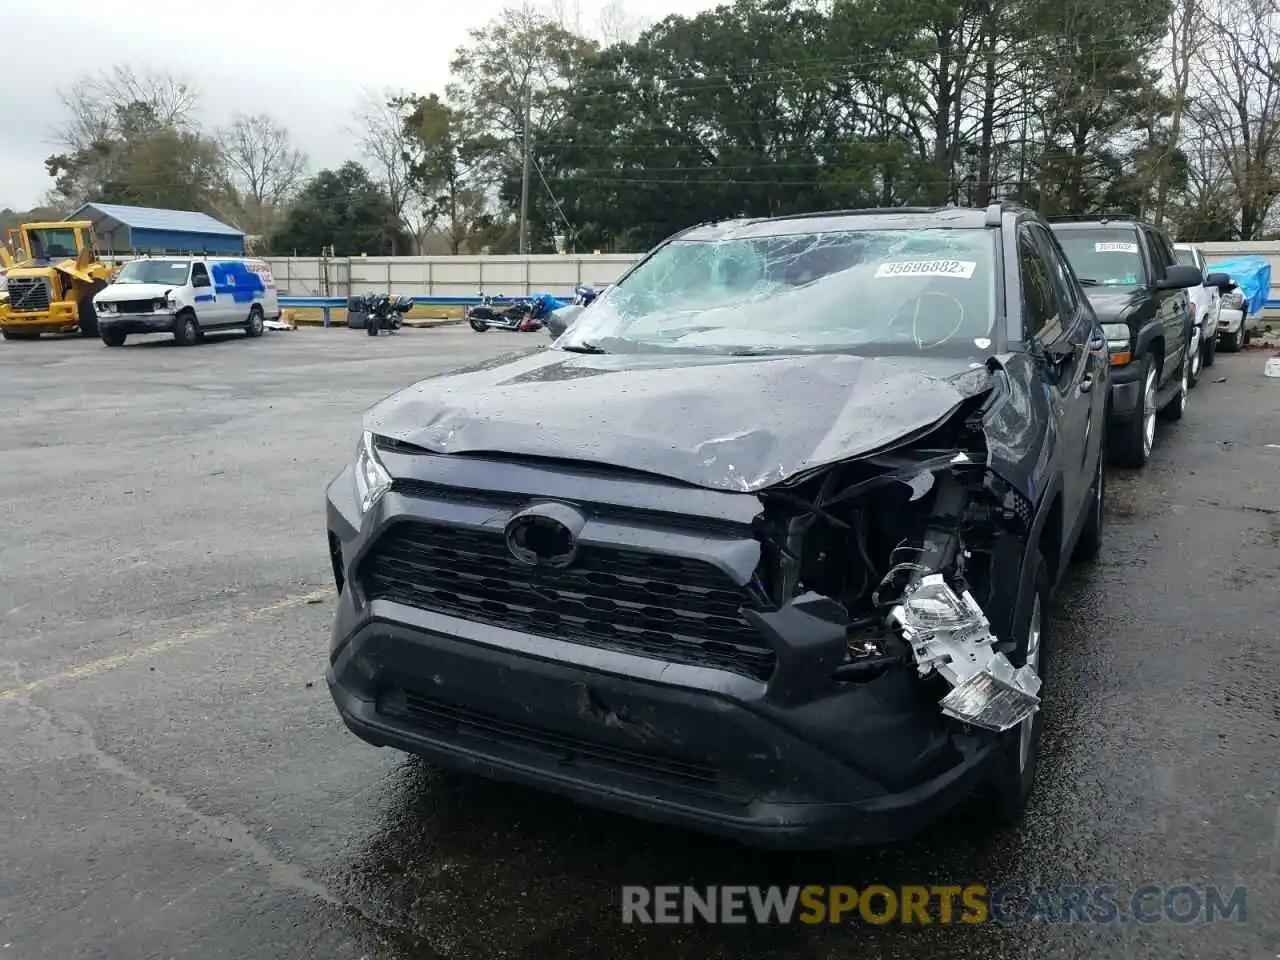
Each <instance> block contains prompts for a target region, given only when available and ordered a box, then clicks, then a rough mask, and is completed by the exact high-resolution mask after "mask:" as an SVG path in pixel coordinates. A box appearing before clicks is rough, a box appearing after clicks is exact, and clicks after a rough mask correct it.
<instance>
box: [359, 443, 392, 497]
mask: <svg viewBox="0 0 1280 960" xmlns="http://www.w3.org/2000/svg"><path fill="white" fill-rule="evenodd" d="M353 469H354V470H355V474H356V496H357V497H358V498H359V499H360V513H361V514H366V513H368V512H369V511H370V510H372V509H373V506H374V504H376V503H377V502H378V501H379V500H381V499H382V495H383V494H384V493H386V492H387V491H388V490H390V489H391V474H389V473H387V468H386V467H384V466H383V465H382V461H380V460H379V459H378V452H377V450H376V449H374V446H373V434H372V433H369V432H368V431H365V434H364V436H363V437H361V438H360V445H359V446H358V447H356V462H355V464H354V468H353Z"/></svg>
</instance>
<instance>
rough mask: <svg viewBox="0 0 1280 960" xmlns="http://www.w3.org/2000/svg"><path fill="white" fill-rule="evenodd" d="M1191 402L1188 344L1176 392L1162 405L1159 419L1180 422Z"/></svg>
mask: <svg viewBox="0 0 1280 960" xmlns="http://www.w3.org/2000/svg"><path fill="white" fill-rule="evenodd" d="M1190 400H1191V344H1190V343H1189V342H1188V344H1187V349H1186V350H1185V351H1184V353H1183V356H1182V375H1181V382H1180V383H1179V384H1178V392H1177V393H1175V394H1174V395H1173V399H1172V400H1170V401H1169V402H1168V403H1166V404H1165V405H1164V407H1163V408H1162V409H1161V410H1160V419H1162V420H1170V421H1177V420H1181V419H1182V418H1183V416H1184V415H1185V414H1186V412H1187V404H1188V403H1189V402H1190Z"/></svg>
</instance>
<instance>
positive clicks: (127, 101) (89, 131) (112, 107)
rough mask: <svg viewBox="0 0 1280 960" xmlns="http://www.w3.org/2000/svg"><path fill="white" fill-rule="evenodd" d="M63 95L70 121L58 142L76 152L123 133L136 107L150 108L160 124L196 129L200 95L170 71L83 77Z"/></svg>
mask: <svg viewBox="0 0 1280 960" xmlns="http://www.w3.org/2000/svg"><path fill="white" fill-rule="evenodd" d="M59 96H60V97H61V99H62V105H63V107H64V108H65V109H66V111H67V114H68V119H67V120H66V122H65V123H63V125H62V126H61V127H59V128H58V129H57V131H56V133H55V135H56V142H57V143H58V144H59V145H60V146H62V147H64V148H65V149H67V150H69V151H73V152H74V151H78V150H85V149H88V148H91V147H93V146H94V145H95V144H100V143H103V142H105V141H107V140H110V139H111V138H113V137H115V136H117V135H119V134H120V132H121V131H120V126H121V123H122V122H123V121H124V120H125V114H126V112H127V111H128V109H129V108H131V107H132V108H137V107H142V108H143V109H145V111H146V112H147V114H148V115H149V117H150V119H151V120H152V122H154V124H155V125H157V126H160V127H167V128H173V129H178V130H182V131H184V132H193V131H194V130H195V129H196V120H195V112H196V108H197V107H198V105H199V95H198V94H197V93H196V91H195V89H194V88H193V87H191V86H190V85H189V84H188V83H187V82H186V81H185V80H183V79H181V78H180V77H176V76H173V75H172V74H168V73H160V72H154V71H151V72H143V73H138V72H137V71H135V70H134V69H133V68H132V67H122V66H117V67H112V68H111V69H110V70H106V71H103V72H102V73H99V74H94V75H91V76H87V77H83V78H81V79H80V80H78V81H76V82H75V83H74V84H72V86H71V87H70V88H69V89H68V90H65V91H61V92H60V94H59Z"/></svg>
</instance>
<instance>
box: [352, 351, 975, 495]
mask: <svg viewBox="0 0 1280 960" xmlns="http://www.w3.org/2000/svg"><path fill="white" fill-rule="evenodd" d="M970 367H971V361H966V360H937V359H933V360H929V361H922V360H918V359H916V358H902V359H872V358H865V357H854V356H843V355H841V356H836V355H808V356H788V357H749V358H748V357H736V358H730V357H708V356H703V355H689V354H674V355H673V354H644V355H635V354H631V355H627V354H622V355H619V354H610V355H601V356H591V355H582V354H572V353H566V352H563V351H560V350H544V351H541V352H539V353H536V354H533V355H531V356H528V357H524V358H521V359H519V360H516V361H514V362H507V363H501V364H497V365H490V366H487V367H483V368H479V369H476V370H472V371H470V372H463V373H458V374H454V375H450V376H445V377H440V378H436V379H430V380H424V381H422V382H420V383H417V384H415V385H414V386H412V387H409V388H408V389H406V390H403V391H401V392H400V393H397V394H394V395H392V396H391V397H388V398H387V399H386V400H383V401H382V402H381V403H379V404H378V405H377V406H375V407H374V408H373V409H372V410H370V411H369V413H368V414H366V417H365V429H367V430H371V431H373V432H374V433H377V434H380V435H382V436H386V437H391V438H393V439H396V440H400V441H404V442H406V443H411V444H414V445H415V446H419V447H422V448H424V449H426V450H430V451H432V452H436V453H444V454H467V453H470V454H508V455H517V456H526V457H546V458H552V459H559V460H572V461H583V462H586V463H593V464H607V465H609V466H612V467H619V468H623V469H631V470H637V471H642V472H644V473H649V474H653V475H657V476H663V477H668V478H671V479H674V480H679V481H683V482H685V483H689V484H693V485H695V486H700V487H706V488H710V489H718V490H729V491H737V492H743V491H754V490H760V489H763V488H765V487H768V486H770V485H772V484H775V483H778V482H781V481H783V480H786V479H787V478H789V477H792V476H795V475H796V474H798V473H802V472H804V471H805V470H807V469H810V468H813V467H819V466H823V465H825V464H829V463H834V462H836V461H838V460H841V459H845V458H848V457H853V456H859V455H862V454H866V453H870V452H873V451H875V450H878V449H880V448H882V447H884V446H886V445H890V444H892V443H893V442H894V441H897V440H899V439H901V438H903V437H904V436H909V435H911V434H913V433H915V432H917V431H921V430H924V429H927V428H929V427H931V426H933V425H934V424H936V423H938V422H940V421H941V420H943V419H945V418H946V417H947V416H948V415H950V414H951V413H952V412H953V411H955V410H956V408H957V407H959V406H960V404H961V403H962V402H963V401H964V399H965V397H966V396H967V395H970V394H972V393H974V392H980V391H981V390H982V389H984V388H985V380H986V377H985V375H983V372H982V371H978V372H977V375H976V376H969V377H966V378H965V379H964V381H963V382H960V381H955V382H953V381H952V380H951V379H949V378H952V377H955V376H956V375H958V374H963V373H965V372H966V371H968V370H969V369H970Z"/></svg>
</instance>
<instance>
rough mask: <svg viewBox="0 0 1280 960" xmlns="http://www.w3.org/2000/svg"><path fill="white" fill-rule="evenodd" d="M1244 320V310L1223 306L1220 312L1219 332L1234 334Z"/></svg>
mask: <svg viewBox="0 0 1280 960" xmlns="http://www.w3.org/2000/svg"><path fill="white" fill-rule="evenodd" d="M1244 322H1245V319H1244V311H1243V310H1235V309H1232V308H1231V307H1223V308H1222V310H1221V311H1220V312H1219V314H1218V333H1219V334H1224V333H1225V334H1233V333H1235V332H1236V331H1238V330H1239V329H1240V325H1241V324H1242V323H1244Z"/></svg>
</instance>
